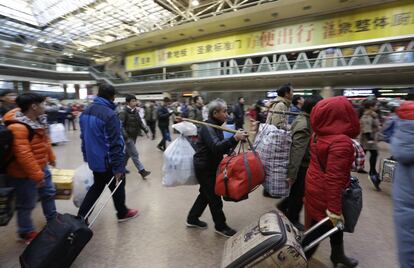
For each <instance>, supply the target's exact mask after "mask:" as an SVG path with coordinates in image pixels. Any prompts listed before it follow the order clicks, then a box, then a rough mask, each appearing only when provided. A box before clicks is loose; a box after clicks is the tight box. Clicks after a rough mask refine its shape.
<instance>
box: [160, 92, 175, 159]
mask: <svg viewBox="0 0 414 268" xmlns="http://www.w3.org/2000/svg"><path fill="white" fill-rule="evenodd" d="M170 103H171V100H170V98H168V97H165V98H164V100H163V103H162V105H161V106H160V107H158V110H157V115H158V127H159V128H160V131H161V134H162V140H161V141H160V143H158V145H157V148H158V149H160V150H161V151H165V149H166V146H167V145H166V144H167V141H171V135H170V130H169V127H170V116H171V115H172V114H173V111H170V110H168V105H170Z"/></svg>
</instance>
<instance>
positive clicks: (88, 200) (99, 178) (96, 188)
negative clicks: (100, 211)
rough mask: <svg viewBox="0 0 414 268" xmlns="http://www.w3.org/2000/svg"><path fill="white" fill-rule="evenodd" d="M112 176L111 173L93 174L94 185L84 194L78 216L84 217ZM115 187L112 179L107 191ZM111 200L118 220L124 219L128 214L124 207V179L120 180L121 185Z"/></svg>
mask: <svg viewBox="0 0 414 268" xmlns="http://www.w3.org/2000/svg"><path fill="white" fill-rule="evenodd" d="M113 176H114V175H113V173H112V171H107V172H93V180H94V183H93V184H92V186H91V188H89V191H88V193H87V194H86V196H85V199H84V200H83V202H82V205H81V207H80V208H79V212H78V215H79V216H82V217H85V216H86V214H87V213H88V211H89V210H90V209H91V207H92V206H93V204H94V203H95V202H96V200H97V199H98V198H99V196H100V195H101V193H102V192H103V190H104V189H105V185H106V184H107V183H109V181H110V180H111V179H112V177H113ZM115 187H116V180H115V179H114V180H113V181H112V183H111V184H110V185H109V189H111V191H113V190H114V189H115ZM112 199H113V201H114V205H115V209H116V211H117V217H118V219H119V218H122V217H124V216H125V215H126V214H127V212H128V208H127V207H126V206H125V178H124V179H123V180H122V183H121V185H120V186H119V187H118V189H117V190H116V192H115V194H114V195H113V196H112Z"/></svg>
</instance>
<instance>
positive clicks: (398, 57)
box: [95, 50, 414, 84]
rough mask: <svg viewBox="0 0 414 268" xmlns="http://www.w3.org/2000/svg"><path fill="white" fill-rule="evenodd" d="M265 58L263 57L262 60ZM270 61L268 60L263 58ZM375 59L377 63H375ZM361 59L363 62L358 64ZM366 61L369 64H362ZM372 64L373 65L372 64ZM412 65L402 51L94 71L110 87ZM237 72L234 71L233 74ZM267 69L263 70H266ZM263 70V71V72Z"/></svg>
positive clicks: (413, 53)
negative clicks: (134, 72) (120, 74)
mask: <svg viewBox="0 0 414 268" xmlns="http://www.w3.org/2000/svg"><path fill="white" fill-rule="evenodd" d="M263 57H266V56H263ZM267 57H271V56H267ZM375 58H377V60H375ZM360 59H363V61H360ZM367 61H369V64H367V63H366V62H367ZM374 62H375V63H374ZM404 63H414V50H404V51H395V52H383V53H371V54H369V53H367V54H364V55H350V56H331V55H325V56H324V57H319V56H318V57H316V58H311V59H304V60H301V59H295V60H287V61H282V62H269V63H265V64H263V63H258V64H242V65H237V66H226V67H219V68H209V69H201V70H186V71H177V72H167V73H155V74H146V75H139V76H133V77H130V78H128V79H126V80H124V79H120V78H113V77H112V78H111V77H109V76H108V75H106V74H105V73H102V72H98V71H96V70H95V75H96V76H97V77H98V78H99V77H102V78H106V80H109V81H110V82H111V83H112V84H123V83H139V82H151V81H163V80H171V79H188V78H208V77H217V76H229V75H243V74H251V73H262V72H274V73H277V72H280V71H292V70H311V69H323V68H330V67H336V68H341V67H350V66H359V67H361V66H364V65H365V66H379V65H384V64H404ZM237 69H238V70H237ZM266 69H267V70H266ZM263 70H265V71H263Z"/></svg>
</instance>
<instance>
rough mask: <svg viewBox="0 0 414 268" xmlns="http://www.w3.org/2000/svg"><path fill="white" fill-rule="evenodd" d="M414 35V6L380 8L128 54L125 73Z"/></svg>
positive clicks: (407, 4)
mask: <svg viewBox="0 0 414 268" xmlns="http://www.w3.org/2000/svg"><path fill="white" fill-rule="evenodd" d="M403 35H414V3H412V1H411V2H409V1H404V2H403V3H402V4H401V3H399V4H394V5H383V6H377V7H375V8H372V9H369V10H368V11H356V12H352V13H347V14H343V15H337V16H334V17H333V18H329V19H319V20H314V21H309V22H304V23H297V24H292V25H286V26H281V27H273V28H268V29H266V30H260V31H251V32H244V33H239V34H232V35H227V36H223V37H217V38H211V39H204V40H199V41H195V42H189V43H183V44H177V45H171V46H166V47H164V48H160V49H154V50H147V51H139V52H132V53H129V54H128V55H127V56H126V60H125V63H126V70H127V71H133V70H140V69H147V68H154V67H159V66H168V65H175V64H183V63H190V62H199V61H207V60H216V59H222V58H228V57H236V56H242V55H250V54H255V53H261V52H278V51H281V50H286V49H295V48H305V47H311V46H318V45H326V44H335V43H343V42H350V41H360V40H368V39H376V38H385V37H393V36H403Z"/></svg>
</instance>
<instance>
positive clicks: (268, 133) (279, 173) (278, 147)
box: [253, 123, 292, 198]
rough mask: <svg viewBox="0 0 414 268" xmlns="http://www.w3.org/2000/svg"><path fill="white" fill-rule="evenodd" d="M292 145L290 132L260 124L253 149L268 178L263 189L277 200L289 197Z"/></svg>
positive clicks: (267, 124)
mask: <svg viewBox="0 0 414 268" xmlns="http://www.w3.org/2000/svg"><path fill="white" fill-rule="evenodd" d="M291 144H292V137H291V133H290V131H286V130H283V129H278V128H277V127H276V126H274V125H272V124H269V123H266V124H260V127H259V132H258V134H257V136H256V139H255V142H254V145H253V147H254V148H255V150H256V152H257V153H258V154H259V156H260V159H261V160H262V163H263V166H264V169H265V174H266V177H265V182H264V183H263V187H264V188H265V190H266V192H268V193H269V194H270V195H271V196H273V197H276V198H281V197H286V196H288V195H289V190H290V189H289V184H288V182H287V168H288V164H289V154H290V145H291Z"/></svg>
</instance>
